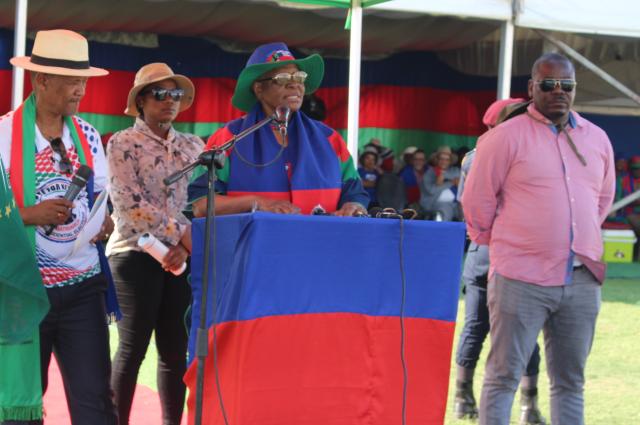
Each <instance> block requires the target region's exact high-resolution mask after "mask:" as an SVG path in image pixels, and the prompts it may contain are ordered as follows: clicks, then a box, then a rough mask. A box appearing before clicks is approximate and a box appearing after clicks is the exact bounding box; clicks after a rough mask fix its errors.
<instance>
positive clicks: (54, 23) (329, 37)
mask: <svg viewBox="0 0 640 425" xmlns="http://www.w3.org/2000/svg"><path fill="white" fill-rule="evenodd" d="M14 3H15V2H14V1H13V0H4V1H0V12H1V13H0V26H1V27H4V28H12V27H13V24H14V22H13V19H14V7H15V5H14ZM108 4H109V6H108V7H105V2H104V0H82V1H77V0H56V1H48V0H29V8H28V27H29V30H39V29H51V28H70V29H74V30H77V31H94V32H102V31H110V32H149V33H159V34H173V35H189V36H203V37H211V38H214V39H218V40H233V41H234V42H235V43H241V44H242V43H245V44H247V45H248V46H255V45H256V44H260V43H266V42H270V41H273V40H287V42H288V43H289V44H290V45H291V46H296V47H307V48H311V49H321V50H327V51H329V52H335V53H341V52H342V53H343V54H345V55H346V52H348V46H349V33H348V31H345V30H344V22H345V18H346V14H347V11H346V10H345V9H325V10H322V9H320V10H318V11H315V10H308V9H304V8H303V9H299V8H288V7H281V6H279V5H278V4H277V3H276V2H274V1H266V0H262V1H255V0H254V1H249V0H204V1H203V0H199V1H197V0H188V1H175V0H174V1H158V0H113V1H109V2H108ZM379 6H382V5H379ZM398 13H399V12H397V13H394V14H391V17H390V18H387V17H383V16H384V15H385V14H388V12H383V11H382V10H371V9H366V10H365V15H364V31H363V38H362V48H363V52H364V54H365V55H379V54H390V53H393V52H397V51H403V50H442V49H453V48H457V47H461V46H464V45H467V44H469V43H472V42H473V41H475V40H478V39H481V38H483V37H484V36H485V35H487V34H489V33H491V32H492V31H494V30H495V29H496V28H497V27H498V24H497V23H495V22H493V23H492V22H481V21H474V22H473V25H469V22H467V21H464V20H460V19H455V18H452V17H436V16H427V15H416V14H401V15H402V16H404V19H398ZM328 14H332V16H331V17H328V16H327V15H328Z"/></svg>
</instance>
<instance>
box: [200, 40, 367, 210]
mask: <svg viewBox="0 0 640 425" xmlns="http://www.w3.org/2000/svg"><path fill="white" fill-rule="evenodd" d="M323 73H324V62H323V60H322V58H321V57H320V56H319V55H317V54H314V55H311V56H308V57H306V58H304V59H295V58H294V56H293V54H292V53H291V52H290V51H289V48H288V47H287V46H286V45H285V44H284V43H271V44H265V45H262V46H259V47H258V48H257V49H256V50H255V51H254V52H253V54H252V55H251V57H250V58H249V60H248V62H247V65H246V66H245V68H244V69H243V70H242V72H241V73H240V76H239V77H238V82H237V84H236V88H235V92H234V94H233V99H232V103H233V105H234V106H235V107H237V108H238V109H240V110H242V111H245V112H247V114H246V115H245V116H243V117H242V118H239V119H236V120H234V121H231V122H229V123H228V124H227V125H225V126H224V127H223V128H221V129H219V130H218V131H217V132H216V133H214V134H213V135H212V136H211V137H210V139H209V142H208V143H207V147H206V149H212V148H215V147H219V146H222V145H224V144H225V142H227V141H228V140H229V139H231V138H232V137H233V136H234V135H235V134H238V133H240V132H241V131H243V130H245V129H247V128H249V127H251V126H252V125H254V124H256V123H258V122H260V121H261V120H262V119H263V118H265V117H269V116H272V115H274V114H275V112H276V110H277V109H279V108H283V109H284V110H285V111H291V112H290V117H289V120H288V123H286V124H285V125H286V131H282V130H283V128H278V126H265V127H262V128H260V129H259V130H258V131H256V132H255V133H252V134H250V135H248V136H247V137H245V138H243V139H241V140H239V141H238V143H237V144H236V145H235V146H234V147H233V148H232V149H230V150H228V151H227V152H226V160H225V163H224V167H223V168H222V169H220V170H216V174H217V181H216V186H215V190H216V211H215V212H216V213H217V214H234V213H241V212H249V211H255V210H261V211H270V212H276V213H284V214H295V213H302V214H309V213H310V212H311V211H312V210H313V209H314V208H315V207H317V206H320V207H321V208H322V210H324V211H326V212H327V213H332V214H335V215H342V216H352V215H354V214H358V213H365V212H366V207H367V205H368V203H369V198H368V196H367V193H366V192H365V191H364V189H363V187H362V182H361V181H360V178H359V176H358V173H357V171H356V169H355V166H354V163H353V159H352V158H351V155H350V154H349V151H348V150H347V146H346V144H345V142H344V140H343V139H342V137H341V136H340V135H339V134H338V133H337V132H336V131H335V130H333V129H331V128H329V127H327V126H326V125H324V124H322V123H321V122H319V121H316V120H313V119H311V118H309V117H308V116H306V115H305V114H304V113H303V112H302V111H300V106H301V105H302V98H303V96H304V95H305V93H306V94H310V93H313V92H314V91H315V90H316V89H317V88H318V86H320V83H321V81H322V77H323ZM280 127H282V126H280ZM203 171H204V172H203ZM200 173H201V174H200V175H199V176H197V177H194V178H193V180H192V183H191V185H190V187H189V198H190V200H191V201H192V204H193V211H194V215H195V216H197V217H198V216H200V217H201V216H204V215H205V214H206V193H207V175H206V169H204V168H202V169H201V170H200ZM194 176H195V174H194Z"/></svg>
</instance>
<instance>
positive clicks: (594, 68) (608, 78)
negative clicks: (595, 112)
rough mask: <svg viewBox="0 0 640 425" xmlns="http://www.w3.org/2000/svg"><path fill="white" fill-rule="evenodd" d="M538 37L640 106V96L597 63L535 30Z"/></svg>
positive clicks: (544, 33)
mask: <svg viewBox="0 0 640 425" xmlns="http://www.w3.org/2000/svg"><path fill="white" fill-rule="evenodd" d="M534 31H535V32H536V33H537V34H538V35H540V36H541V37H542V38H544V39H545V40H547V41H549V42H550V43H551V44H553V45H554V46H556V47H557V48H558V49H560V50H561V51H563V52H564V53H566V55H567V56H569V57H570V58H572V59H574V60H575V61H576V62H578V63H579V64H580V65H582V66H584V67H585V68H587V69H588V70H589V71H591V72H593V73H594V74H596V75H597V76H598V77H600V78H602V79H603V80H604V81H606V82H607V83H609V84H611V85H612V86H613V87H614V88H615V89H616V90H618V91H620V92H621V93H622V94H624V95H625V96H627V97H629V98H630V99H631V100H633V101H634V102H636V103H637V104H639V105H640V96H638V94H636V93H635V92H634V91H633V90H631V89H630V88H628V87H627V86H625V85H624V84H622V83H621V82H620V81H618V80H616V79H615V78H614V77H613V76H611V75H610V74H608V73H607V72H605V71H604V70H603V69H601V68H600V67H598V65H596V64H595V63H593V62H591V61H590V60H589V59H587V58H585V57H584V56H582V55H581V54H580V53H578V52H577V51H575V50H573V49H572V48H571V47H569V45H567V44H565V43H564V42H562V41H560V40H558V39H556V38H555V37H553V36H551V35H549V34H547V33H546V32H544V31H539V30H534Z"/></svg>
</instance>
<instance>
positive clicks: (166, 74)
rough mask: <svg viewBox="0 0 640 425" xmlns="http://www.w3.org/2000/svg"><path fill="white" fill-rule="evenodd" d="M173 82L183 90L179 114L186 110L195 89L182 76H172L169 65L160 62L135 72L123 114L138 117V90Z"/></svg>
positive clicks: (191, 101)
mask: <svg viewBox="0 0 640 425" xmlns="http://www.w3.org/2000/svg"><path fill="white" fill-rule="evenodd" d="M164 80H173V81H175V82H176V85H177V86H178V88H181V89H182V90H184V96H183V97H182V99H181V100H180V112H182V111H184V110H185V109H188V108H189V107H190V106H191V104H192V103H193V97H194V95H195V92H196V89H195V87H194V86H193V83H192V82H191V80H190V79H188V78H187V77H185V76H184V75H180V74H174V73H173V70H172V69H171V68H169V65H167V64H166V63H162V62H155V63H150V64H148V65H145V66H143V67H142V68H140V69H139V70H138V72H136V78H135V80H134V81H133V88H132V89H131V90H129V96H128V98H127V108H126V109H125V110H124V113H125V114H127V115H131V116H132V117H137V116H138V115H139V113H138V108H136V97H137V96H138V93H140V90H142V89H143V88H145V87H146V86H148V85H149V84H152V83H157V82H158V81H164Z"/></svg>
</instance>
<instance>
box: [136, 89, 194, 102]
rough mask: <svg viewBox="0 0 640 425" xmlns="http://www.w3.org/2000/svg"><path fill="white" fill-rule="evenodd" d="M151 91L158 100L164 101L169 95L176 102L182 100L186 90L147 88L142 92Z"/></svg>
mask: <svg viewBox="0 0 640 425" xmlns="http://www.w3.org/2000/svg"><path fill="white" fill-rule="evenodd" d="M147 93H151V94H152V95H153V98H154V99H155V100H157V101H158V102H162V101H163V100H165V99H166V98H167V96H169V97H170V98H171V100H173V101H174V102H180V99H182V98H183V97H184V90H182V89H171V90H169V89H149V90H145V91H144V92H143V93H142V94H143V95H145V94H147Z"/></svg>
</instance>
